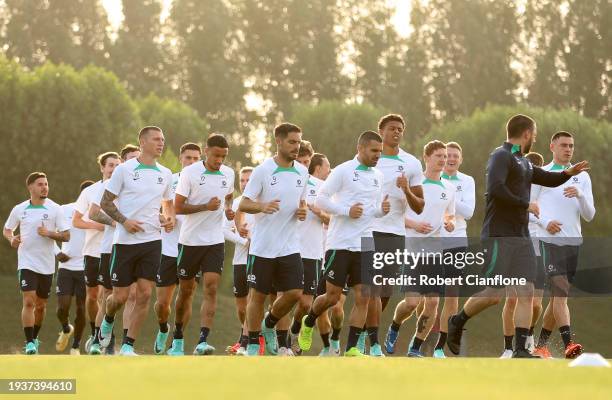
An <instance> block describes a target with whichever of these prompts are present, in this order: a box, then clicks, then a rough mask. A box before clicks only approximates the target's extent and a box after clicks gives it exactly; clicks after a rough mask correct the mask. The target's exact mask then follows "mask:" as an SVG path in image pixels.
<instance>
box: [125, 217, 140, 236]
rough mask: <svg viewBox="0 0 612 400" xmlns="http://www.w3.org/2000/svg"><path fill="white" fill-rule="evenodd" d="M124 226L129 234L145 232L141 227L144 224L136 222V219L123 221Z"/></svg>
mask: <svg viewBox="0 0 612 400" xmlns="http://www.w3.org/2000/svg"><path fill="white" fill-rule="evenodd" d="M122 225H123V227H124V228H125V230H126V231H128V232H129V233H137V232H144V229H143V228H142V226H140V225H142V222H140V221H136V220H135V219H126V220H125V221H123V224H122Z"/></svg>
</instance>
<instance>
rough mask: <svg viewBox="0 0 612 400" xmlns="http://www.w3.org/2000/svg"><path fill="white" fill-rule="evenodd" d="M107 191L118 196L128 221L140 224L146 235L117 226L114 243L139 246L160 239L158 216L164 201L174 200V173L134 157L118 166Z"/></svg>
mask: <svg viewBox="0 0 612 400" xmlns="http://www.w3.org/2000/svg"><path fill="white" fill-rule="evenodd" d="M106 190H108V191H109V192H111V193H113V194H114V195H116V196H117V199H116V200H115V204H117V208H118V209H119V212H121V214H123V215H124V216H125V217H126V218H128V219H133V220H136V221H140V222H141V223H142V225H141V227H142V228H143V229H144V232H137V233H129V232H128V231H127V230H126V229H125V228H124V227H123V225H121V224H117V227H116V229H115V236H114V237H113V243H118V244H139V243H146V242H152V241H155V240H161V225H160V221H159V214H160V209H161V202H162V200H172V197H171V195H170V194H171V190H172V172H171V171H170V170H169V169H168V168H166V167H164V166H163V165H161V164H160V163H157V162H156V163H155V165H144V164H141V163H140V162H139V161H138V159H137V158H132V159H131V160H128V161H126V162H124V163H123V164H119V165H118V166H117V168H115V171H114V172H113V176H112V177H111V178H110V179H109V182H108V186H107V187H106Z"/></svg>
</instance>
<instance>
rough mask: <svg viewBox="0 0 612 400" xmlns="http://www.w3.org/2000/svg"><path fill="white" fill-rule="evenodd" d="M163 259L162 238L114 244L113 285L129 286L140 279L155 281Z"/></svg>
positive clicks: (112, 258) (112, 259)
mask: <svg viewBox="0 0 612 400" xmlns="http://www.w3.org/2000/svg"><path fill="white" fill-rule="evenodd" d="M160 260H161V240H154V241H151V242H145V243H138V244H114V245H113V253H112V255H111V269H110V271H111V282H112V284H113V287H128V286H130V285H131V284H132V283H134V282H136V281H137V280H138V279H146V280H148V281H155V275H156V274H157V271H158V270H159V264H160Z"/></svg>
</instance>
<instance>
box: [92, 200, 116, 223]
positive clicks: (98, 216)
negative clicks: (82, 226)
mask: <svg viewBox="0 0 612 400" xmlns="http://www.w3.org/2000/svg"><path fill="white" fill-rule="evenodd" d="M89 219H90V220H92V221H96V222H99V223H101V224H104V225H110V226H115V221H114V220H113V219H112V218H111V217H109V216H108V215H106V214H104V213H103V212H102V209H101V208H100V206H99V205H97V204H94V203H92V204H91V206H90V207H89Z"/></svg>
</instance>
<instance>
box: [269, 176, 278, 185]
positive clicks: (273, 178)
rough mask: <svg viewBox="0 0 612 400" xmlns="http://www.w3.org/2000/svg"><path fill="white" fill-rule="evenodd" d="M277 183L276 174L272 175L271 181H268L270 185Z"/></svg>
mask: <svg viewBox="0 0 612 400" xmlns="http://www.w3.org/2000/svg"><path fill="white" fill-rule="evenodd" d="M277 183H278V180H277V179H276V176H273V177H272V182H270V186H274V185H276V184H277Z"/></svg>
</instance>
